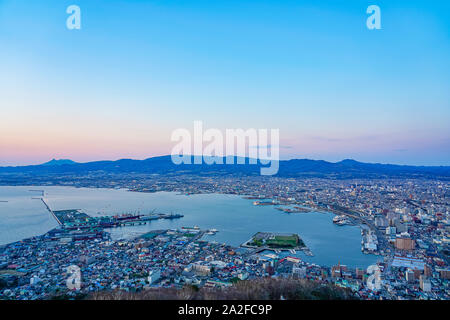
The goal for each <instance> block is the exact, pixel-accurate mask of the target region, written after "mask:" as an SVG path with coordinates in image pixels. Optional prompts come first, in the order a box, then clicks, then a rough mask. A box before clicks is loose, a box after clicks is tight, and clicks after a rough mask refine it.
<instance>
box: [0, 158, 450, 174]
mask: <svg viewBox="0 0 450 320" xmlns="http://www.w3.org/2000/svg"><path fill="white" fill-rule="evenodd" d="M191 158H193V157H191ZM236 159H237V158H235V160H236ZM241 159H242V158H241ZM244 160H245V163H246V164H234V165H227V164H213V165H207V164H199V165H186V164H181V165H175V164H174V163H173V162H172V160H171V156H161V157H153V158H148V159H145V160H132V159H121V160H117V161H95V162H87V163H77V162H74V161H72V160H67V159H65V160H55V159H53V160H51V161H49V162H47V163H44V164H41V165H32V166H17V167H0V175H8V176H14V175H27V176H42V175H85V174H89V173H94V172H95V173H105V174H121V173H123V174H132V173H139V174H171V175H181V174H198V175H239V176H249V175H259V174H260V167H261V165H260V164H259V163H258V164H257V165H252V164H248V158H245V159H244ZM223 161H224V163H225V158H223ZM277 176H280V177H323V178H337V179H344V178H394V177H397V178H442V179H446V180H447V179H449V178H450V166H407V165H393V164H380V163H363V162H358V161H355V160H350V159H347V160H343V161H339V162H328V161H323V160H309V159H293V160H282V161H280V164H279V172H278V174H277Z"/></svg>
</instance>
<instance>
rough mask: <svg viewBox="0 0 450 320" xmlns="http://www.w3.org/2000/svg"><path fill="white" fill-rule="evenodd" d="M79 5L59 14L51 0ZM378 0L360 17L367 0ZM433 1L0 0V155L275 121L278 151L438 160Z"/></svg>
mask: <svg viewBox="0 0 450 320" xmlns="http://www.w3.org/2000/svg"><path fill="white" fill-rule="evenodd" d="M72 4H76V5H78V6H79V7H80V8H81V21H82V22H81V29H80V30H68V29H67V28H66V19H67V17H68V14H67V13H66V8H67V7H68V6H69V5H72ZM371 4H376V5H378V6H379V7H380V9H381V29H380V30H369V29H367V27H366V20H367V17H368V16H369V15H368V14H367V13H366V8H367V7H368V6H369V5H371ZM449 12H450V7H449V4H448V3H442V2H433V3H429V2H425V1H409V2H408V3H404V2H400V1H376V2H373V3H372V2H367V1H323V2H321V3H320V4H314V3H311V2H310V1H285V2H283V3H277V2H276V1H262V2H261V1H259V2H253V1H228V2H226V3H211V2H210V1H176V2H174V1H167V2H166V1H165V2H157V1H137V0H135V1H128V2H127V3H126V4H124V3H123V2H121V1H108V2H106V1H98V2H96V3H95V4H94V3H90V2H89V1H84V0H80V1H77V2H76V3H73V2H72V1H61V2H59V3H58V4H57V5H55V4H54V3H51V2H50V1H40V2H39V3H29V2H26V1H8V0H4V1H0V45H1V48H2V50H0V69H1V70H2V72H1V77H0V104H1V105H2V106H3V108H2V109H3V115H2V118H1V120H0V166H7V165H29V164H40V163H43V162H46V161H48V160H50V159H53V158H63V159H71V160H74V161H77V162H89V161H96V160H116V159H122V158H133V159H145V158H148V157H152V156H158V155H166V154H170V150H171V148H172V147H173V145H174V143H173V142H171V141H170V136H171V133H172V132H173V130H176V129H178V128H186V129H188V130H192V124H193V122H194V121H195V120H202V121H204V123H205V126H206V127H208V128H218V129H220V130H225V129H226V128H243V129H247V128H267V129H270V128H279V129H280V146H281V148H280V158H281V159H291V158H309V159H320V160H327V161H331V162H337V161H340V160H343V159H347V158H351V159H355V160H358V161H362V162H371V163H377V162H379V163H393V164H409V165H450V128H449V126H448V123H449V122H450V121H449V120H450V108H449V101H450V97H449V92H450V90H448V87H449V86H448V85H449V83H450V81H449V80H450V79H449V77H450V63H449V60H448V55H449V53H450V48H449V43H450V42H449V41H448V40H449V30H450V19H449Z"/></svg>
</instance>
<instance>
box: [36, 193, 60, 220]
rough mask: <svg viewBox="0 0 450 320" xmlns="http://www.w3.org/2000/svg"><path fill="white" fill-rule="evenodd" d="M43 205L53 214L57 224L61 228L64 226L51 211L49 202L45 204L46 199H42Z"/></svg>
mask: <svg viewBox="0 0 450 320" xmlns="http://www.w3.org/2000/svg"><path fill="white" fill-rule="evenodd" d="M40 199H41V201H42V203H43V204H44V205H45V207H46V208H47V210H48V211H49V212H50V213H51V214H52V216H53V218H55V220H56V222H58V224H59V225H60V226H62V223H61V221H59V219H58V217H57V216H56V214H55V213H54V212H53V210H52V209H50V207H49V206H48V204H47V202H45V200H44V198H40Z"/></svg>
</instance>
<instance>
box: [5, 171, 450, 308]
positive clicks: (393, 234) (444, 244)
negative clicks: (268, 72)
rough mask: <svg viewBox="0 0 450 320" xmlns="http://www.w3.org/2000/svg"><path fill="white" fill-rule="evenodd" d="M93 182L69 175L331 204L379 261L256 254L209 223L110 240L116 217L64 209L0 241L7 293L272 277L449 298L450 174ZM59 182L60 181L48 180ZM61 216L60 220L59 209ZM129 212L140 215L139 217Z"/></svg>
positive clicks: (203, 284)
mask: <svg viewBox="0 0 450 320" xmlns="http://www.w3.org/2000/svg"><path fill="white" fill-rule="evenodd" d="M95 181H96V184H95V185H93V184H92V182H91V180H90V177H85V178H82V179H76V180H75V179H74V180H69V179H67V177H66V178H65V183H64V185H70V186H77V187H81V186H83V187H102V188H105V187H106V188H127V189H130V190H132V191H134V192H158V191H176V192H179V193H183V194H197V193H225V194H235V195H241V196H242V197H245V198H247V199H254V205H255V206H258V205H269V206H274V207H276V208H278V209H280V210H281V211H283V210H284V212H289V214H302V212H305V211H308V210H311V211H317V212H320V211H327V212H332V213H334V214H335V219H333V221H330V223H335V224H337V225H346V224H351V225H357V226H360V227H361V250H362V251H363V252H364V253H367V254H375V255H378V256H379V257H380V261H379V262H378V263H377V265H376V266H372V269H371V270H368V269H364V268H356V269H352V268H350V267H347V266H345V265H343V264H340V263H339V261H336V265H332V266H319V265H316V264H313V263H308V262H305V261H303V260H302V259H301V258H299V257H294V256H290V255H287V256H286V255H285V256H283V257H281V256H280V255H279V253H280V250H273V251H272V252H270V253H268V252H267V251H264V252H257V250H250V249H244V248H240V247H239V248H235V247H232V246H229V245H226V244H219V243H214V242H208V241H206V240H204V239H202V236H203V235H204V234H205V233H207V232H211V230H202V229H201V228H199V227H194V226H187V227H186V228H181V229H176V230H154V231H152V232H149V233H146V234H144V235H142V236H139V237H136V238H134V239H128V240H112V239H111V238H110V237H109V234H108V232H106V231H105V230H104V228H102V225H101V224H102V223H111V221H106V222H105V221H104V220H102V219H100V220H98V221H94V220H93V218H89V217H88V216H87V215H84V214H82V213H81V214H80V213H77V212H75V214H74V212H72V213H70V212H69V213H67V212H65V213H64V212H63V214H65V215H66V219H61V220H63V221H62V222H61V226H60V227H59V228H57V229H54V230H51V231H50V232H48V233H47V234H45V235H42V236H37V237H33V238H30V239H25V240H23V241H19V242H15V243H12V244H8V245H5V246H3V247H1V249H0V277H1V278H0V279H1V285H2V289H1V291H0V297H1V298H2V299H49V298H52V297H55V296H59V295H67V296H69V297H70V296H72V297H77V296H79V295H80V294H85V295H88V294H90V293H93V292H98V291H108V290H125V291H128V292H139V291H142V290H152V289H154V288H161V287H163V288H182V287H184V286H195V287H198V288H227V287H229V286H232V285H233V284H234V283H236V282H238V281H250V280H252V279H258V278H266V277H272V278H296V279H299V278H300V279H307V280H310V281H314V282H316V283H321V284H324V285H325V284H332V285H335V286H338V287H342V288H347V289H348V290H350V291H351V292H352V293H353V294H354V295H355V296H356V297H358V298H360V299H445V300H447V299H449V297H450V291H449V286H448V279H449V277H450V268H449V217H450V196H449V195H450V193H449V190H450V184H449V182H448V181H439V180H423V179H351V180H333V179H319V178H308V179H300V178H298V179H296V178H277V177H233V176H228V177H202V176H194V175H184V176H183V175H176V176H146V177H139V178H137V177H132V179H129V177H126V176H123V177H122V179H117V177H112V178H111V177H110V178H105V177H104V178H103V179H101V180H100V179H96V180H95ZM51 184H58V185H60V184H62V183H61V181H49V182H48V185H51ZM296 208H297V209H296ZM55 214H57V215H58V216H59V217H60V218H61V216H60V214H61V213H58V212H56V211H55ZM67 214H68V215H69V217H68V218H67ZM158 218H161V217H158ZM163 218H164V217H163ZM165 218H167V217H165ZM123 219H124V220H127V217H125V218H123ZM128 219H131V220H130V221H131V222H132V219H135V218H131V217H129V218H128ZM138 220H139V221H137V220H136V221H135V222H142V218H139V219H138ZM212 232H214V230H213V231H212ZM300 236H301V235H300ZM71 265H77V266H79V267H80V272H81V279H82V280H81V287H80V288H79V289H76V290H70V289H68V287H67V283H66V282H67V278H68V276H69V275H70V274H69V273H68V271H67V268H68V267H69V266H71Z"/></svg>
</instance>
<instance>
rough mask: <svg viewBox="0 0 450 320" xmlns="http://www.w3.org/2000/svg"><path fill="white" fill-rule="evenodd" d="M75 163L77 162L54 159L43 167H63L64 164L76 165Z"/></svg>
mask: <svg viewBox="0 0 450 320" xmlns="http://www.w3.org/2000/svg"><path fill="white" fill-rule="evenodd" d="M75 163H76V162H75V161H72V160H70V159H59V160H56V159H52V160H50V161H48V162H46V163H43V164H42V165H43V166H62V165H64V164H75Z"/></svg>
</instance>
